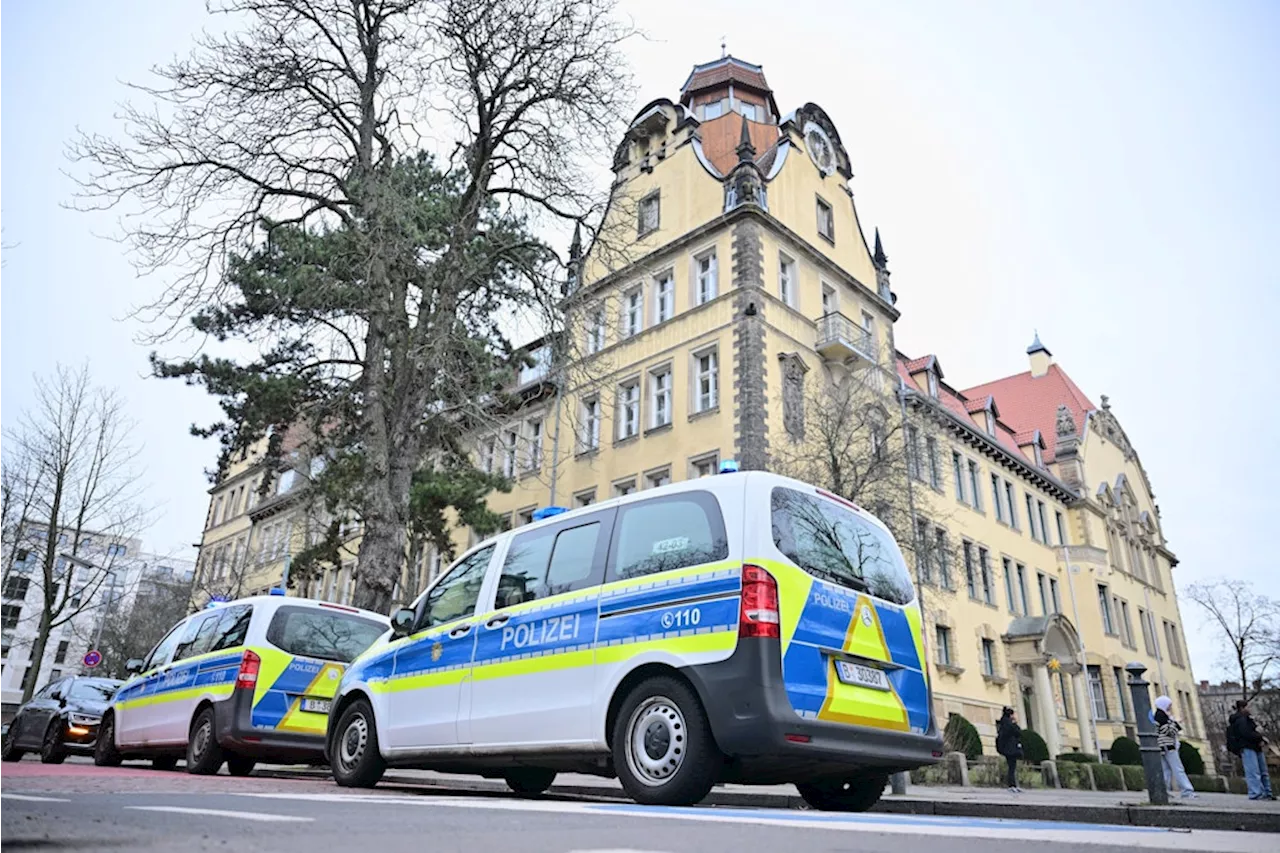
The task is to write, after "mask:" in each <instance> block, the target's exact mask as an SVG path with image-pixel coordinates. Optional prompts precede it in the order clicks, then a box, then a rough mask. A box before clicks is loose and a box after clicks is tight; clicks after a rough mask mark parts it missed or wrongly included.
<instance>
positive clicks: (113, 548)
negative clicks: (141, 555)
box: [107, 488, 244, 557]
mask: <svg viewBox="0 0 1280 853" xmlns="http://www.w3.org/2000/svg"><path fill="white" fill-rule="evenodd" d="M243 491H244V489H243V488H242V489H241V490H240V492H243ZM239 503H240V497H239V493H237V496H236V504H237V505H238V504H239ZM235 512H236V510H234V509H233V510H232V513H231V514H232V515H234V514H235ZM128 550H129V549H128V548H126V547H125V546H124V545H120V544H115V545H108V546H107V556H108V557H123V556H124V555H125V553H126V552H127V551H128Z"/></svg>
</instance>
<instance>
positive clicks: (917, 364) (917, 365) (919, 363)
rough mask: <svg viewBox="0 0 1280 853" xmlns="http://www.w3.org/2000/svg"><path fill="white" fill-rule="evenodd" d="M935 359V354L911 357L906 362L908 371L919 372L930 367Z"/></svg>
mask: <svg viewBox="0 0 1280 853" xmlns="http://www.w3.org/2000/svg"><path fill="white" fill-rule="evenodd" d="M933 360H934V356H932V355H922V356H920V357H919V358H913V359H909V360H908V361H907V362H906V368H907V373H909V374H910V373H919V372H920V371H922V370H924V369H925V368H926V367H928V366H929V363H930V362H932V361H933Z"/></svg>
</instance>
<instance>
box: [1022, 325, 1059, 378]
mask: <svg viewBox="0 0 1280 853" xmlns="http://www.w3.org/2000/svg"><path fill="white" fill-rule="evenodd" d="M1027 357H1028V358H1029V359H1030V361H1031V375H1032V377H1034V378H1036V379H1038V378H1040V377H1041V376H1044V375H1045V374H1046V373H1048V372H1049V365H1051V364H1053V353H1051V352H1049V348H1048V347H1047V346H1045V345H1044V344H1042V343H1040V332H1039V331H1037V332H1036V339H1035V340H1034V341H1032V342H1031V346H1029V347H1027Z"/></svg>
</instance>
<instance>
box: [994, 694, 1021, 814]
mask: <svg viewBox="0 0 1280 853" xmlns="http://www.w3.org/2000/svg"><path fill="white" fill-rule="evenodd" d="M996 752H998V753H1000V754H1001V755H1003V756H1004V760H1005V761H1006V762H1007V764H1008V768H1009V774H1008V782H1009V790H1010V791H1013V792H1014V793H1015V794H1021V793H1022V789H1021V788H1019V787H1018V759H1019V758H1021V757H1022V728H1021V727H1020V726H1019V725H1018V715H1017V714H1015V713H1014V712H1013V709H1012V708H1009V707H1006V708H1005V709H1004V713H1002V714H1001V715H1000V719H999V720H998V721H997V722H996Z"/></svg>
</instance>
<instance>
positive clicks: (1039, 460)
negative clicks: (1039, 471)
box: [1032, 442, 1044, 468]
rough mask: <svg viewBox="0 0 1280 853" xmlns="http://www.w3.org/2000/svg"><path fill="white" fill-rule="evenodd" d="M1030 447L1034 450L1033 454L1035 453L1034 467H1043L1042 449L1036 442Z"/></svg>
mask: <svg viewBox="0 0 1280 853" xmlns="http://www.w3.org/2000/svg"><path fill="white" fill-rule="evenodd" d="M1032 449H1033V450H1034V451H1035V454H1036V467H1037V468H1043V467H1044V451H1043V450H1041V449H1040V443H1039V442H1036V443H1035V444H1034V445H1032Z"/></svg>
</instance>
